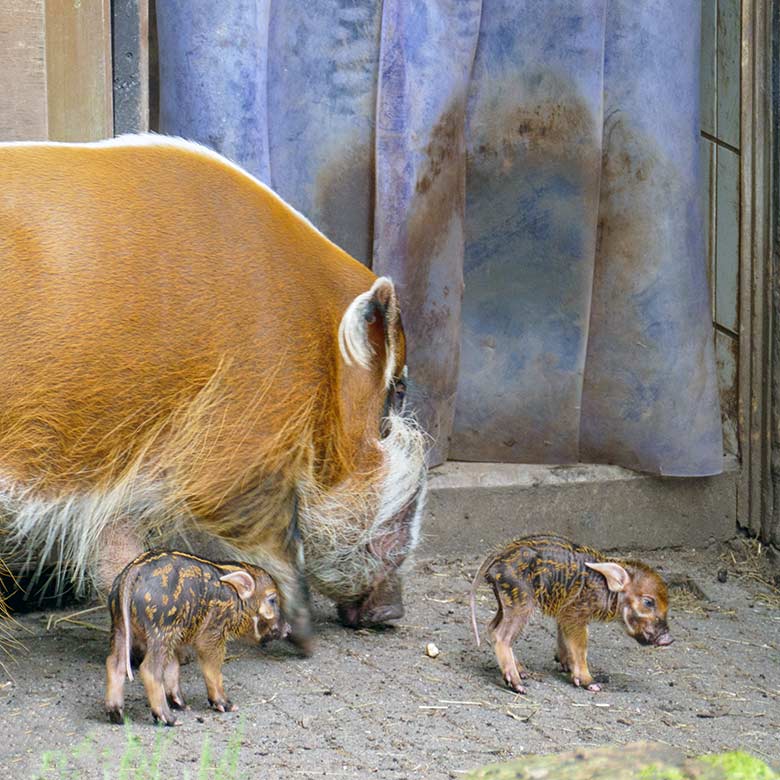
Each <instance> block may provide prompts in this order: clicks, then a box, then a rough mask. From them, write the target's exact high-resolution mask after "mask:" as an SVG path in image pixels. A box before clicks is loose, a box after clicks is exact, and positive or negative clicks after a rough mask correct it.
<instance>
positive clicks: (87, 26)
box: [46, 0, 113, 141]
mask: <svg viewBox="0 0 780 780" xmlns="http://www.w3.org/2000/svg"><path fill="white" fill-rule="evenodd" d="M111 75H112V74H111V2H110V0H89V1H88V2H87V0H46V79H47V84H48V107H49V138H50V139H51V140H53V141H94V140H98V139H100V138H109V137H111V136H112V135H113V100H112V77H111Z"/></svg>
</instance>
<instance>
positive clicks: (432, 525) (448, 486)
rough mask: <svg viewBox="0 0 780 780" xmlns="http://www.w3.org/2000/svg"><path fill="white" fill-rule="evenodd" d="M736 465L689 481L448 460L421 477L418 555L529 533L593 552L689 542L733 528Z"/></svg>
mask: <svg viewBox="0 0 780 780" xmlns="http://www.w3.org/2000/svg"><path fill="white" fill-rule="evenodd" d="M738 476H739V465H738V463H737V462H736V460H735V459H733V458H727V459H725V461H724V473H723V474H720V475H718V476H716V477H702V478H696V479H689V478H670V477H655V476H649V475H645V474H638V473H636V472H633V471H628V470H627V469H622V468H619V467H617V466H597V465H577V466H531V465H517V464H509V463H456V462H449V463H445V464H444V465H443V466H440V467H439V468H436V469H434V470H433V471H431V474H430V481H429V496H428V504H427V510H426V517H425V519H424V521H423V529H422V531H423V540H422V542H421V546H420V554H421V555H423V556H425V555H467V554H476V553H481V552H485V551H487V549H488V548H489V547H491V546H494V545H499V544H502V543H504V542H506V541H508V540H510V539H512V538H515V537H518V536H523V535H525V534H531V533H542V532H549V533H557V534H561V535H563V536H568V537H570V538H572V539H574V540H576V541H578V542H580V543H582V544H589V545H592V546H594V547H598V548H601V549H614V548H633V549H654V548H660V547H679V546H688V547H696V546H701V545H705V544H708V543H711V542H713V541H723V540H726V539H730V538H732V537H733V536H734V534H735V533H736V523H737V516H736V513H737V498H736V496H737V479H738Z"/></svg>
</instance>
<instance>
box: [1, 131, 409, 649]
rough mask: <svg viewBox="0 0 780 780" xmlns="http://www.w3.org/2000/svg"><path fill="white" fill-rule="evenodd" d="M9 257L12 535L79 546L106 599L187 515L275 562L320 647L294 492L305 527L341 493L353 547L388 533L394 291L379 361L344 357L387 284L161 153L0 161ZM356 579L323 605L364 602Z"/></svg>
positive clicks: (381, 325)
mask: <svg viewBox="0 0 780 780" xmlns="http://www.w3.org/2000/svg"><path fill="white" fill-rule="evenodd" d="M123 143H124V144H126V145H123ZM0 258H2V263H3V284H2V285H0V318H2V319H1V322H2V327H0V362H2V365H3V382H2V383H0V494H6V495H8V496H9V498H8V503H9V506H10V505H13V507H15V509H13V511H12V512H11V514H13V513H14V512H16V516H17V517H19V516H21V515H23V514H24V515H25V517H26V520H25V521H24V522H21V521H19V520H17V521H15V522H16V525H15V526H14V525H13V523H14V521H11V527H12V528H14V529H15V531H16V533H17V534H18V536H19V537H20V538H22V539H24V538H27V537H28V536H29V535H30V534H29V532H30V528H33V530H36V531H37V537H36V538H39V537H40V538H45V539H46V545H47V547H48V549H55V547H56V546H57V545H58V544H59V543H60V537H62V536H65V535H69V534H71V533H72V534H73V536H74V538H76V541H75V542H74V543H73V547H72V549H71V550H69V554H68V556H67V557H68V558H69V559H70V560H71V561H72V562H73V563H74V565H75V566H76V568H77V570H78V571H77V574H79V573H80V572H81V570H83V569H85V568H86V566H87V564H88V563H89V564H90V566H92V567H93V568H94V565H95V561H94V560H88V557H89V556H91V555H97V556H98V558H99V560H98V562H97V564H98V565H97V567H98V570H99V572H98V573H99V581H98V585H99V586H101V587H102V588H104V589H107V588H108V586H109V585H110V582H111V581H112V579H113V577H114V576H115V575H116V573H117V572H118V570H119V568H121V566H122V565H123V564H124V563H126V562H127V561H128V560H129V559H130V557H132V554H133V553H134V552H136V551H137V550H138V549H139V548H141V547H142V546H143V541H144V536H145V535H147V534H149V533H150V532H162V533H163V534H167V533H169V532H170V531H171V530H172V529H174V528H175V527H176V526H177V524H178V523H179V522H180V521H182V520H186V521H187V523H188V524H190V525H194V526H195V527H196V528H197V529H199V530H201V531H206V532H208V533H210V534H213V535H215V536H217V537H219V538H220V539H222V540H224V541H226V542H228V543H229V544H230V545H231V546H232V547H233V548H234V549H236V550H237V551H239V554H240V555H241V556H242V557H249V558H253V559H256V560H259V561H262V562H263V564H264V565H266V566H268V567H270V569H271V571H272V573H273V575H274V577H275V578H277V581H278V583H279V586H280V588H281V590H282V594H283V598H284V602H285V611H286V612H287V613H288V615H289V616H290V619H291V621H292V620H294V621H295V629H296V634H297V635H298V636H299V638H301V639H302V640H305V638H306V636H307V634H308V611H307V603H306V593H305V588H304V587H303V585H302V583H301V581H300V580H301V576H302V574H301V571H300V568H301V562H300V558H301V556H302V547H301V544H305V542H306V538H305V533H306V530H307V529H306V527H305V525H304V527H303V532H304V538H303V540H302V541H301V540H300V537H299V535H298V531H300V530H301V528H300V527H299V528H298V529H296V528H294V527H293V528H290V525H291V518H292V517H293V510H294V506H295V498H296V496H297V497H298V498H299V506H300V507H301V508H302V512H303V513H304V514H305V513H306V512H307V511H308V509H309V508H311V507H314V505H315V504H316V503H317V502H318V501H322V502H323V503H327V501H326V499H327V498H328V496H329V495H330V493H331V492H332V491H335V490H340V493H339V495H340V496H341V499H340V500H344V499H343V497H344V496H347V497H348V499H349V500H351V501H353V502H354V507H352V508H350V509H349V511H346V512H345V513H344V515H345V517H348V518H351V519H349V520H347V521H345V522H352V523H354V524H355V525H356V526H357V529H356V533H355V534H353V535H354V536H356V537H357V536H359V534H360V533H363V532H366V531H368V530H370V529H371V528H372V523H373V522H374V518H375V513H376V512H377V511H379V509H378V507H377V504H378V503H379V502H378V500H377V496H378V495H379V494H380V492H381V490H380V487H381V484H382V481H383V480H385V479H386V478H387V474H386V471H387V462H386V457H385V455H384V454H383V453H382V452H381V450H380V447H379V429H380V424H379V421H380V418H381V416H382V413H383V409H384V406H385V401H386V398H387V393H388V388H387V385H386V376H385V375H386V373H387V368H388V365H394V366H395V367H396V369H397V371H400V370H401V369H402V368H403V366H404V362H405V341H404V337H403V331H402V328H401V324H400V318H399V317H398V316H395V315H396V314H397V303H396V302H395V293H394V291H393V289H392V285H390V284H388V286H387V287H386V288H384V289H383V291H382V294H383V296H384V300H383V301H381V303H383V304H388V303H391V304H392V306H390V307H388V309H387V310H388V311H391V312H392V313H393V314H394V316H393V317H390V316H387V317H380V318H379V319H377V320H376V321H375V322H372V323H371V324H369V325H365V327H366V328H367V339H368V341H369V343H370V345H371V347H372V350H373V355H372V358H371V365H370V366H368V367H363V366H361V365H358V364H355V363H352V364H348V362H347V361H345V360H344V359H343V358H342V356H341V355H340V352H339V345H338V341H337V338H336V334H337V330H338V328H339V323H340V321H341V318H342V316H343V314H344V312H345V310H346V309H347V307H348V306H349V304H350V303H351V302H352V301H353V300H354V299H355V298H356V297H357V296H358V295H360V294H363V293H365V292H366V291H367V290H369V289H370V288H371V287H372V285H373V284H374V282H375V281H376V277H375V275H374V274H372V273H371V272H370V271H369V270H368V269H367V268H365V267H364V266H362V265H361V264H360V263H358V262H356V261H355V260H353V259H352V258H351V257H349V256H348V255H347V254H346V253H344V252H343V251H342V250H340V249H339V248H338V247H336V246H335V245H334V244H332V243H331V242H330V241H328V240H327V239H326V238H325V237H324V236H323V235H322V234H320V233H319V232H317V231H316V230H315V229H314V228H313V227H312V226H311V225H310V224H308V223H307V222H306V221H305V220H304V219H303V218H301V217H300V215H297V214H296V213H295V212H294V211H293V210H292V209H291V208H290V207H288V206H287V205H286V204H285V203H283V202H282V201H281V200H279V199H278V198H277V197H276V196H274V195H273V194H272V193H271V192H270V191H268V190H267V189H265V188H264V187H262V186H261V185H260V184H259V183H258V182H256V181H254V180H252V179H251V178H250V177H249V176H247V175H246V174H245V173H243V172H242V171H240V170H238V169H237V168H235V167H233V166H231V165H229V164H228V163H227V162H226V161H224V160H222V159H221V158H219V157H218V156H216V155H213V154H211V153H208V152H205V151H204V150H203V149H200V148H198V147H196V146H194V145H187V144H186V143H184V142H178V141H175V140H174V141H166V140H165V139H160V140H157V141H155V140H152V141H148V140H146V139H140V140H139V139H133V138H131V139H130V140H129V141H127V142H124V141H123V140H122V139H119V141H118V142H116V143H112V144H109V145H105V146H101V145H96V146H80V145H54V144H43V145H23V144H22V145H6V146H1V147H0ZM388 346H390V347H391V348H392V350H393V351H394V354H393V355H392V358H393V361H392V364H391V363H390V358H391V356H390V355H388V354H387V347H388ZM420 473H421V474H422V473H423V472H422V466H421V469H420ZM421 479H422V477H421ZM350 482H354V485H355V487H354V489H352V490H345V489H344V486H345V485H347V484H348V483H350ZM418 493H419V491H418ZM2 498H3V495H0V499H2ZM409 499H410V500H411V499H412V494H411V492H410V495H409ZM78 501H82V504H86V503H88V505H89V507H91V509H90V511H91V512H92V519H91V520H90V518H89V517H87V513H86V512H84V511H81V509H80V507H81V506H82V505H80V504H78V503H77V502H78ZM74 502H76V503H74ZM71 506H73V507H75V508H70V507H71ZM366 507H367V508H366ZM69 513H70V514H69ZM58 518H59V520H58ZM355 518H358V519H355ZM55 521H57V522H59V523H60V525H59V526H58V525H57V524H56V522H55ZM90 522H91V523H92V524H91V525H90ZM314 522H316V521H314ZM47 524H48V526H47ZM314 530H315V531H316V529H314ZM47 533H48V538H47ZM128 542H129V543H128ZM332 557H334V558H337V559H339V560H340V559H342V558H343V556H341V557H339V556H332ZM327 560H330V559H327ZM358 565H359V564H355V565H354V566H353V567H352V569H348V570H345V572H344V573H342V574H338V575H334V576H332V577H331V578H330V579H329V595H332V596H333V597H334V598H337V599H338V598H340V597H341V596H345V597H346V596H348V597H349V598H350V599H353V598H354V597H355V591H356V590H359V588H360V587H363V585H362V584H360V583H362V582H363V580H365V581H366V582H368V581H370V579H371V573H370V572H369V573H367V574H366V575H365V576H364V577H360V576H358V575H359V571H357V570H356V569H355V566H358ZM331 580H332V582H331Z"/></svg>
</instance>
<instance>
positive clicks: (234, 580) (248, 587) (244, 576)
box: [219, 569, 255, 601]
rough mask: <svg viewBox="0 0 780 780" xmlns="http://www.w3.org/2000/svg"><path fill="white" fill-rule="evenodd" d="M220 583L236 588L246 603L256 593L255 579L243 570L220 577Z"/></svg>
mask: <svg viewBox="0 0 780 780" xmlns="http://www.w3.org/2000/svg"><path fill="white" fill-rule="evenodd" d="M219 581H220V582H225V583H227V584H228V585H231V586H232V587H234V588H235V589H236V593H238V597H239V598H240V599H241V601H246V600H247V599H249V598H251V596H252V594H253V593H254V592H255V578H254V577H253V576H252V575H251V574H250V573H249V572H247V571H244V570H243V569H239V570H238V571H231V572H230V574H226V575H225V576H224V577H220V578H219Z"/></svg>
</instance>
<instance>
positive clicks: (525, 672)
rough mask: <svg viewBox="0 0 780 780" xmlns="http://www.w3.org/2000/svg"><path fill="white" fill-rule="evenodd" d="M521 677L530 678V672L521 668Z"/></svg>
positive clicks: (522, 678) (523, 678)
mask: <svg viewBox="0 0 780 780" xmlns="http://www.w3.org/2000/svg"><path fill="white" fill-rule="evenodd" d="M520 679H521V680H527V679H528V672H527V671H526V670H525V669H521V670H520Z"/></svg>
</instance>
